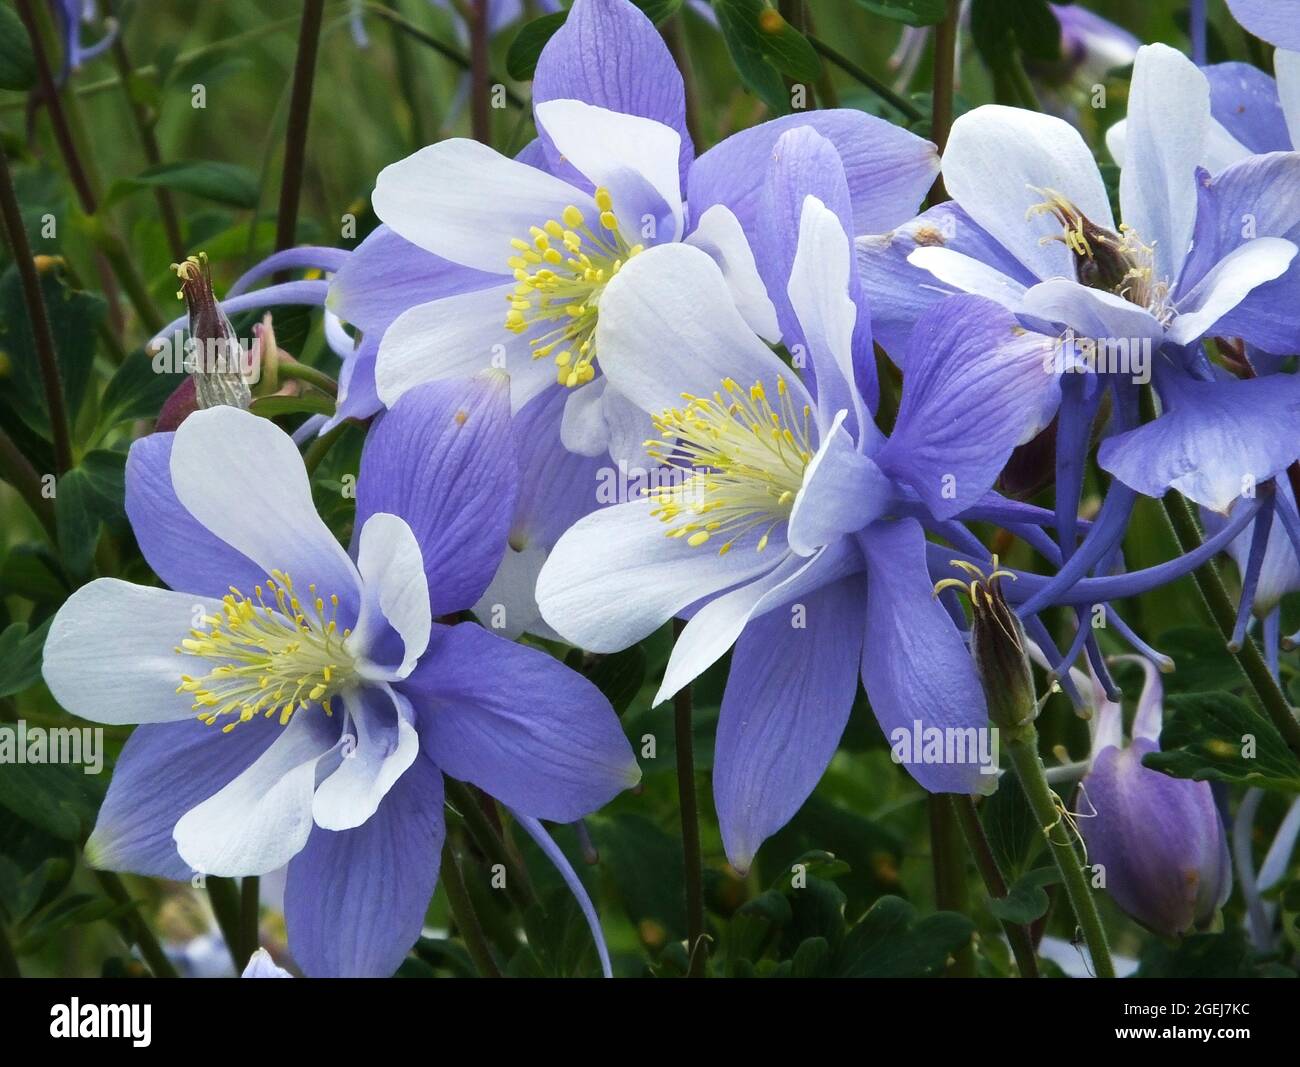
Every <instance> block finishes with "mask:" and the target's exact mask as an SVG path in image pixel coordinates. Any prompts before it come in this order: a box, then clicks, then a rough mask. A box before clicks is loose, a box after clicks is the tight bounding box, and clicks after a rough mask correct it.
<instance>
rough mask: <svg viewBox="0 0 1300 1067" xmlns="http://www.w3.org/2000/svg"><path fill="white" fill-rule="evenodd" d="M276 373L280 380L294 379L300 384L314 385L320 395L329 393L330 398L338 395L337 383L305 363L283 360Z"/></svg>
mask: <svg viewBox="0 0 1300 1067" xmlns="http://www.w3.org/2000/svg"><path fill="white" fill-rule="evenodd" d="M276 371H277V373H278V374H279V376H280V377H281V378H296V379H298V381H300V382H306V383H307V384H308V385H314V386H315V387H316V388H317V389H319V390H320V391H321V392H322V393H329V395H330V396H338V395H339V383H338V382H336V381H335V380H334V379H333V378H331V377H330V376H329V375H328V374H326V373H325V372H324V371H322V370H317V369H316V368H315V367H311V366H308V365H307V364H306V363H299V362H297V361H296V360H288V359H283V360H281V361H280V362H279V364H278V365H277V367H276Z"/></svg>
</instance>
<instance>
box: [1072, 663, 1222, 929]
mask: <svg viewBox="0 0 1300 1067" xmlns="http://www.w3.org/2000/svg"><path fill="white" fill-rule="evenodd" d="M1126 658H1132V659H1137V657H1126ZM1139 662H1141V663H1142V664H1143V666H1144V668H1145V670H1146V674H1147V676H1146V683H1145V685H1144V686H1143V688H1142V697H1141V699H1140V701H1139V703H1138V711H1137V716H1136V717H1135V719H1134V721H1133V738H1132V741H1131V743H1129V744H1128V745H1125V744H1124V739H1123V732H1122V731H1123V727H1122V712H1121V710H1120V707H1119V705H1118V704H1115V703H1113V702H1112V701H1109V700H1106V699H1105V698H1104V696H1102V695H1101V694H1098V705H1099V707H1098V712H1097V717H1096V733H1095V735H1094V739H1093V755H1092V767H1091V769H1090V770H1089V772H1088V773H1087V775H1085V776H1084V779H1083V784H1082V788H1083V791H1084V792H1085V793H1086V796H1087V799H1086V800H1081V801H1080V805H1079V806H1080V807H1081V808H1082V809H1083V813H1084V815H1085V816H1086V817H1081V818H1080V819H1079V820H1078V825H1079V830H1080V833H1081V834H1082V835H1083V840H1084V842H1085V844H1086V845H1087V847H1088V862H1089V863H1090V864H1099V865H1100V866H1101V869H1102V872H1103V875H1104V879H1105V888H1106V890H1107V892H1109V893H1110V895H1111V897H1112V898H1113V899H1114V900H1115V902H1116V903H1117V904H1118V905H1119V906H1120V907H1121V908H1123V909H1124V910H1125V911H1126V912H1128V914H1129V915H1131V916H1132V917H1133V918H1134V919H1136V920H1137V921H1138V922H1140V923H1142V924H1143V925H1144V926H1146V927H1148V928H1150V929H1151V930H1154V931H1156V932H1157V933H1160V934H1164V935H1166V936H1175V935H1179V934H1185V933H1187V932H1188V931H1190V930H1192V929H1193V928H1201V927H1204V926H1205V925H1207V924H1208V923H1209V922H1210V921H1211V920H1212V919H1213V918H1214V915H1215V913H1216V912H1217V911H1218V909H1219V908H1220V907H1221V906H1222V904H1223V902H1224V901H1225V900H1226V899H1227V898H1228V894H1229V892H1230V891H1231V886H1232V862H1231V860H1230V859H1229V856H1228V844H1227V835H1226V834H1225V833H1224V829H1223V823H1222V821H1221V820H1220V818H1219V813H1218V810H1217V808H1216V807H1215V804H1214V796H1213V794H1212V793H1211V791H1210V785H1209V783H1208V782H1193V781H1188V780H1186V779H1181V778H1170V777H1169V776H1168V775H1164V774H1161V773H1160V772H1159V771H1154V770H1151V769H1150V768H1149V767H1144V766H1143V765H1142V759H1143V757H1144V756H1146V755H1147V753H1149V752H1156V751H1159V748H1160V722H1161V716H1162V707H1161V704H1162V699H1161V686H1160V677H1159V674H1158V673H1157V671H1156V669H1155V666H1154V665H1153V664H1151V663H1150V662H1149V661H1147V660H1139Z"/></svg>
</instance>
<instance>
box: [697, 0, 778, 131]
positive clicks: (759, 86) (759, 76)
mask: <svg viewBox="0 0 1300 1067" xmlns="http://www.w3.org/2000/svg"><path fill="white" fill-rule="evenodd" d="M713 10H714V11H715V12H716V14H717V16H718V25H719V27H720V28H721V29H722V38H723V40H724V41H726V43H727V51H728V52H730V53H731V59H732V62H734V63H735V64H736V72H737V73H738V74H739V75H740V80H741V81H742V82H743V83H744V84H745V88H747V89H748V90H749V91H750V92H752V93H753V94H754V95H755V96H757V97H758V98H759V99H760V100H762V101H763V103H765V104H766V105H767V106H768V107H769V108H771V109H772V110H773V111H774V112H776V113H777V114H778V115H784V114H786V113H787V112H788V111H789V110H790V96H789V93H788V92H787V90H786V87H785V82H784V81H783V80H782V79H781V75H780V73H779V72H778V71H777V69H776V67H774V66H773V65H772V64H771V63H770V62H769V61H768V58H767V56H766V54H765V52H764V41H763V38H764V36H766V35H765V34H764V33H763V31H762V30H761V29H760V28H759V17H760V16H761V15H762V14H763V12H764V11H770V10H772V9H771V8H770V7H768V6H767V5H766V4H765V3H763V0H715V2H714V5H713Z"/></svg>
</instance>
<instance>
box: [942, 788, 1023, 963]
mask: <svg viewBox="0 0 1300 1067" xmlns="http://www.w3.org/2000/svg"><path fill="white" fill-rule="evenodd" d="M952 806H953V810H954V811H955V812H956V813H957V822H958V823H959V824H960V825H961V830H962V833H963V834H964V835H965V837H966V846H967V847H968V848H969V849H970V854H971V856H972V857H974V860H975V867H976V869H978V871H979V872H980V878H981V879H982V880H983V882H984V888H985V889H987V890H988V893H989V896H990V897H992V898H993V899H994V900H1003V899H1005V898H1006V895H1007V880H1006V879H1005V878H1004V877H1003V876H1002V870H1001V868H1000V867H998V861H997V859H996V858H995V857H994V855H993V849H992V847H991V846H990V845H989V839H988V836H987V835H986V834H985V833H984V824H983V823H982V822H980V817H979V812H978V811H976V810H975V801H974V799H972V798H971V797H967V796H954V797H953V798H952ZM1002 930H1003V932H1004V933H1005V934H1006V935H1007V942H1008V944H1010V945H1011V954H1012V955H1013V956H1015V958H1016V967H1017V968H1018V969H1019V971H1020V977H1021V978H1037V977H1038V958H1037V956H1035V955H1034V939H1033V937H1032V936H1031V935H1030V933H1029V929H1028V927H1025V926H1021V925H1020V924H1018V923H1011V922H1006V921H1003V923H1002Z"/></svg>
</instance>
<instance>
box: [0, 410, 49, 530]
mask: <svg viewBox="0 0 1300 1067" xmlns="http://www.w3.org/2000/svg"><path fill="white" fill-rule="evenodd" d="M0 477H2V478H3V479H4V480H5V481H6V482H8V483H9V484H10V485H12V486H13V487H14V489H15V490H17V492H18V495H19V496H21V497H22V498H23V500H25V501H26V502H27V506H28V507H29V508H31V509H32V514H34V515H35V516H36V517H37V519H39V520H40V523H41V526H43V527H44V528H45V532H46V533H48V534H49V535H50V537H51V538H53V537H54V506H53V502H52V501H50V500H48V499H47V498H46V497H44V496H43V495H42V494H41V476H40V475H39V474H37V473H36V468H35V467H33V466H32V465H31V462H30V461H29V460H28V459H27V457H26V456H24V455H23V454H22V452H20V451H19V449H18V446H17V445H15V444H14V442H13V438H11V437H10V436H9V435H8V434H7V433H5V432H4V430H0Z"/></svg>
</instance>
